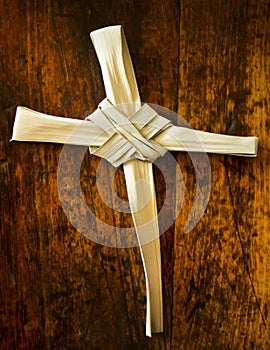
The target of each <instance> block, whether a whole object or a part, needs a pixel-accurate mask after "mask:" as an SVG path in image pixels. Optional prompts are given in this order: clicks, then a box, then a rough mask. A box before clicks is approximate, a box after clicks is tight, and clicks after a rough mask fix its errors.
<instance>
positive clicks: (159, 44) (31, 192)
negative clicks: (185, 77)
mask: <svg viewBox="0 0 270 350" xmlns="http://www.w3.org/2000/svg"><path fill="white" fill-rule="evenodd" d="M0 11H1V17H0V18H1V34H2V38H4V39H3V40H1V65H0V77H1V79H0V81H1V96H0V99H1V100H0V102H1V104H0V105H1V115H2V117H1V123H0V127H1V225H2V226H1V238H0V240H1V241H0V242H1V244H0V249H1V253H0V259H1V261H0V266H1V268H0V271H1V286H0V296H1V297H0V298H1V301H0V305H1V307H0V314H1V317H0V330H1V337H0V347H1V349H12V348H17V349H29V348H39V349H50V348H58V349H64V348H89V349H102V348H107V347H108V344H109V346H110V348H111V349H127V348H142V349H146V348H147V349H165V348H166V347H167V348H168V347H169V346H170V338H171V320H170V317H171V304H172V257H171V247H172V240H171V238H172V237H171V235H172V231H170V232H168V233H167V235H166V236H165V235H164V237H162V242H161V243H162V254H163V262H164V269H163V283H164V293H165V299H166V302H165V305H164V308H165V335H157V336H155V337H153V338H152V339H147V338H146V337H145V324H144V322H145V321H144V319H145V281H144V275H143V268H142V263H141V259H140V253H139V249H137V248H130V249H114V248H109V247H105V246H100V245H98V244H96V243H94V242H91V241H89V240H87V239H86V238H84V237H83V236H82V235H81V234H80V233H78V232H76V230H75V229H74V228H73V227H72V226H71V224H70V223H69V222H68V220H67V219H66V217H65V214H64V213H63V210H62V208H61V203H60V200H59V197H58V191H57V164H58V159H59V156H60V152H61V146H60V145H48V144H46V145H45V144H41V143H40V144H31V143H20V144H19V143H16V144H15V143H12V144H10V143H9V138H10V136H11V130H12V124H13V120H14V112H15V107H16V105H26V106H29V107H31V108H33V109H35V110H39V111H41V112H45V113H49V114H54V115H61V116H69V117H74V118H78V119H80V118H81V119H82V118H84V117H85V116H86V115H87V114H89V113H90V112H92V111H93V110H94V109H95V108H96V106H97V104H98V102H99V101H100V100H101V99H102V98H103V97H104V96H105V92H104V87H103V82H102V78H101V74H100V69H99V65H98V61H97V59H96V56H95V52H94V49H93V47H92V44H91V42H90V39H89V32H90V31H92V30H94V29H97V28H99V27H101V26H106V25H111V24H115V23H116V24H118V23H119V24H123V26H124V29H125V33H126V36H127V38H128V42H129V47H130V50H131V54H132V58H133V61H134V64H135V71H136V73H137V77H138V82H139V88H140V91H141V96H142V99H143V100H145V101H148V102H153V103H159V104H164V105H165V106H167V107H170V108H172V107H175V105H176V96H177V79H178V77H177V67H178V60H177V55H178V50H177V48H178V30H177V26H178V12H179V8H178V5H177V2H176V1H173V0H171V1H168V2H166V3H165V4H162V3H160V2H158V1H152V2H151V3H147V2H143V1H140V2H138V3H136V4H135V3H133V2H130V1H120V2H118V5H117V6H115V7H112V4H110V3H107V4H106V3H100V2H98V1H92V2H91V4H85V2H82V1H76V2H73V1H65V2H61V1H57V2H51V1H42V2H41V1H34V0H31V1H30V0H24V1H20V2H19V1H17V0H12V1H9V2H8V3H6V2H4V3H2V4H1V5H0ZM82 152H84V150H83V149H82V148H80V147H70V150H69V154H68V159H67V160H66V162H67V165H70V164H74V163H75V162H76V159H77V158H78V155H81V153H82ZM98 163H99V161H98V159H96V158H95V157H90V156H85V158H84V160H83V165H82V172H81V184H82V190H83V192H84V193H85V196H86V198H87V199H86V201H87V203H88V205H89V207H90V208H91V209H92V210H93V212H94V213H95V215H96V216H97V217H99V218H101V219H103V220H105V221H106V222H107V223H110V224H113V225H127V226H128V225H132V221H131V217H130V215H127V214H118V213H116V212H114V211H113V210H111V209H110V208H109V207H108V206H106V205H105V204H104V203H103V202H102V200H101V198H100V197H99V195H98V194H97V188H96V184H95V176H96V169H97V167H98ZM69 173H70V169H68V168H67V172H66V174H65V175H66V177H67V179H68V175H69ZM102 174H103V176H104V178H106V177H109V176H112V175H113V171H112V169H111V167H109V166H105V167H104V169H102ZM156 177H157V182H158V185H157V186H158V190H159V191H158V195H157V200H158V202H159V205H161V204H162V201H163V197H164V193H165V187H164V182H163V180H162V175H161V174H160V173H159V171H158V170H157V171H156ZM115 183H116V185H117V186H116V191H118V192H119V194H120V196H121V197H122V198H124V199H126V191H125V186H124V176H123V172H122V170H121V169H120V170H119V171H118V172H117V174H116V178H115ZM104 184H105V185H106V183H105V181H104ZM68 186H69V183H68V182H67V187H68ZM106 190H107V191H108V196H109V197H110V196H111V197H112V195H113V191H112V189H111V188H109V187H108V186H107V188H106ZM80 209H81V208H76V207H75V208H74V215H76V214H79V212H80ZM92 225H93V229H97V228H98V226H97V223H96V222H93V223H92Z"/></svg>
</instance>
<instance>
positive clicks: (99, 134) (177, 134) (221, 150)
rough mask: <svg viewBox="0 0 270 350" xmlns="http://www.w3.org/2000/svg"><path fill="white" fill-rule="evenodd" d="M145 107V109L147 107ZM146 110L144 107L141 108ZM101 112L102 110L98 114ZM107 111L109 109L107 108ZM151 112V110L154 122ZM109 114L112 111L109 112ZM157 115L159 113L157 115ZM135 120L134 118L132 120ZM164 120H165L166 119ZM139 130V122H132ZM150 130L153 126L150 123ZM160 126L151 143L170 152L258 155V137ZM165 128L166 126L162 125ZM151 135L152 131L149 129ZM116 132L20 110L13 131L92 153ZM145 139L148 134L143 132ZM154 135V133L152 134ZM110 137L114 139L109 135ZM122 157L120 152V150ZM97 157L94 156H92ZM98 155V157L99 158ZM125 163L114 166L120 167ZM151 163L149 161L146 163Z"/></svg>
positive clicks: (19, 136)
mask: <svg viewBox="0 0 270 350" xmlns="http://www.w3.org/2000/svg"><path fill="white" fill-rule="evenodd" d="M144 106H145V105H144ZM142 108H144V107H142ZM97 111H98V112H100V108H98V110H97ZM105 111H106V108H105ZM152 111H153V109H152V108H150V107H149V108H148V113H150V116H149V120H150V121H151V112H152ZM108 112H109V111H108ZM155 114H156V115H157V113H155ZM130 119H131V120H132V118H130ZM163 119H165V118H163ZM133 123H134V124H135V127H136V130H138V127H139V125H140V123H142V122H140V120H139V121H138V122H137V125H136V120H135V121H134V120H133ZM149 124H150V127H151V122H149ZM157 128H159V125H152V129H153V130H154V131H156V132H153V133H152V134H153V135H152V137H151V140H152V141H154V142H156V143H157V144H159V145H160V146H162V147H163V148H165V149H167V150H170V151H187V152H209V153H218V154H231V155H238V156H240V155H241V156H247V157H254V156H256V155H257V148H258V138H257V137H255V136H231V135H222V134H214V133H210V132H204V131H199V130H194V129H189V128H186V127H178V126H174V125H172V124H170V123H169V121H168V123H167V125H165V130H163V129H162V131H161V132H160V130H159V132H157ZM162 128H164V125H162ZM147 131H148V133H149V131H151V129H150V130H149V126H148V130H147ZM111 132H113V133H114V134H115V131H114V130H113V128H111V129H108V128H107V129H106V126H104V128H103V129H102V126H100V125H98V124H96V123H94V122H93V121H91V115H90V116H88V117H87V120H78V119H71V118H63V117H55V116H50V115H47V114H43V113H39V112H36V111H33V110H31V109H29V108H25V107H18V108H17V112H16V118H15V123H14V128H13V135H12V140H17V141H32V142H55V143H62V144H73V145H79V146H90V148H92V149H97V148H100V147H101V146H102V145H104V144H105V143H106V142H107V140H108V134H110V133H111ZM140 132H142V136H143V137H146V136H147V135H146V134H145V133H144V132H145V130H144V129H142V130H140ZM150 134H151V132H150ZM110 136H111V135H110ZM148 140H149V138H148ZM118 151H119V152H120V153H121V149H119V150H118ZM92 153H95V152H92ZM97 155H99V154H97ZM127 160H128V159H127V158H124V161H122V162H120V163H119V162H118V163H116V164H114V165H115V166H119V165H120V164H121V163H124V162H125V161H127ZM147 160H149V159H147Z"/></svg>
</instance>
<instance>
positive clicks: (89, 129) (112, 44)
mask: <svg viewBox="0 0 270 350" xmlns="http://www.w3.org/2000/svg"><path fill="white" fill-rule="evenodd" d="M91 39H92V41H93V44H94V47H95V50H96V53H97V56H98V59H99V62H100V65H101V70H102V75H103V80H104V85H105V90H106V95H107V98H106V99H105V100H104V101H102V102H101V104H100V105H99V108H98V109H97V110H96V111H95V112H94V113H92V114H91V115H90V116H88V117H87V118H86V121H83V122H82V121H81V120H76V119H70V118H61V117H54V116H48V115H46V114H42V113H38V112H35V111H33V110H30V109H28V108H24V107H18V108H17V112H16V119H15V123H14V128H13V136H12V140H18V141H37V142H56V143H63V144H75V145H84V146H89V149H90V152H91V153H92V154H95V155H97V156H99V157H102V158H105V159H107V160H108V161H109V162H110V163H111V164H112V165H114V166H115V167H117V166H119V165H120V164H123V167H124V174H125V179H126V186H127V193H128V199H129V203H130V209H131V213H132V217H133V221H134V226H135V230H136V234H137V238H138V244H139V246H140V251H141V256H142V261H143V266H144V271H145V278H146V294H147V305H146V335H148V336H151V334H152V332H154V333H155V332H162V331H163V302H162V282H161V257H160V241H159V227H158V220H157V206H156V197H155V189H154V178H153V170H152V162H153V161H154V160H155V159H157V158H158V157H160V156H163V155H164V154H165V153H166V151H167V150H175V151H196V152H200V151H203V152H212V153H223V154H235V155H243V156H256V153H257V143H258V139H257V138H256V137H239V136H228V135H216V134H212V133H206V132H202V131H194V130H190V129H187V128H181V127H177V126H174V125H172V124H171V122H170V121H169V120H168V119H166V118H163V117H161V116H160V115H158V114H157V113H156V112H155V111H154V110H153V109H152V108H151V107H150V106H149V105H147V104H144V105H143V106H141V103H140V96H139V92H138V87H137V83H136V78H135V74H134V70H133V66H132V62H131V58H130V55H129V50H128V46H127V43H126V39H125V35H124V32H123V30H122V28H121V26H112V27H107V28H103V29H99V30H96V31H94V32H92V33H91ZM79 126H80V127H79ZM82 126H83V127H82ZM194 133H195V134H196V137H197V138H198V139H199V141H200V146H199V147H198V142H193V140H194V137H192V135H194ZM141 180H144V181H146V182H147V183H148V184H149V188H150V191H151V196H150V198H149V200H148V202H147V203H144V193H143V192H142V191H135V190H134V189H135V188H136V183H138V181H141ZM140 203H144V206H143V209H142V208H141V207H140Z"/></svg>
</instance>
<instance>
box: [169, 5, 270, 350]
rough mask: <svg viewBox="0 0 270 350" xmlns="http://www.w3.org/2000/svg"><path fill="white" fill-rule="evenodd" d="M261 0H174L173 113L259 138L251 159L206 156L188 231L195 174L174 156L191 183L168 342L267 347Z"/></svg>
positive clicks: (202, 125) (265, 63)
mask: <svg viewBox="0 0 270 350" xmlns="http://www.w3.org/2000/svg"><path fill="white" fill-rule="evenodd" d="M269 5H270V4H269V1H226V2H224V1H211V0H209V1H207V3H205V2H201V1H198V0H192V1H182V3H181V28H180V36H181V38H180V87H179V112H180V114H182V115H183V116H184V117H185V118H186V119H187V120H188V121H189V123H190V124H191V125H192V126H193V127H194V128H199V129H202V130H205V131H213V132H218V133H226V132H234V133H237V134H239V133H240V134H242V135H250V134H253V135H257V136H258V137H259V145H260V146H259V154H258V157H257V159H243V158H236V157H230V156H225V157H223V156H216V155H213V156H211V157H209V158H210V162H211V166H212V191H211V197H210V202H209V205H208V208H207V210H206V213H205V215H204V216H203V218H202V219H201V221H200V224H199V225H198V226H197V227H196V228H195V229H194V230H193V231H192V232H191V233H189V234H182V228H183V226H184V222H185V220H186V217H187V214H188V212H189V210H190V207H191V204H192V201H193V197H194V189H195V186H196V183H195V180H196V179H195V176H194V175H190V174H192V171H193V167H192V164H190V162H189V160H188V159H187V157H183V156H182V155H179V156H178V162H181V164H183V168H184V170H183V174H184V178H185V181H186V188H188V187H190V188H191V189H192V191H191V192H189V194H187V195H186V198H185V206H184V211H183V213H182V215H181V217H180V218H179V219H178V220H177V223H176V235H175V240H174V242H175V245H174V252H175V268H174V309H173V310H174V313H173V320H174V321H173V342H172V349H227V348H231V349H267V348H269V313H268V309H269V281H268V274H269V234H268V229H269V191H268V185H267V184H268V183H269V174H270V173H269V161H268V158H269V151H268V146H267V143H268V139H269V127H268V119H267V118H268V117H267V116H268V114H269V97H270V96H269V89H268V86H269V74H270V62H269V54H270V52H269V50H270V49H269V38H270V29H269V28H270V19H269ZM202 166H203V164H202ZM197 175H198V176H199V177H200V176H203V172H202V173H201V174H197Z"/></svg>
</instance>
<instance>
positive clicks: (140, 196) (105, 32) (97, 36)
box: [91, 26, 163, 336]
mask: <svg viewBox="0 0 270 350" xmlns="http://www.w3.org/2000/svg"><path fill="white" fill-rule="evenodd" d="M91 39H92V41H93V44H94V47H95V50H96V53H97V56H98V59H99V62H100V65H101V70H102V75H103V80H104V85H105V90H106V94H107V97H108V99H109V100H110V101H111V102H112V103H113V104H115V105H118V108H119V109H120V110H122V112H123V113H125V114H126V115H127V116H132V115H133V114H134V113H135V112H136V110H137V109H139V108H140V103H139V102H140V96H139V92H138V87H137V83H136V78H135V74H134V70H133V67H132V62H131V58H130V55H129V50H128V47H127V43H126V39H125V36H124V33H123V30H122V28H121V26H113V27H108V28H103V29H99V30H97V31H94V32H92V33H91ZM125 103H126V105H122V106H121V104H125ZM130 103H131V104H130ZM119 104H120V106H119ZM124 173H125V179H126V186H127V192H128V198H129V202H130V207H131V212H132V217H133V221H134V225H135V229H136V233H137V236H138V241H139V246H140V251H141V255H142V261H143V266H144V271H145V278H146V293H147V312H146V334H147V335H148V336H151V333H152V332H162V331H163V310H162V307H163V306H162V282H161V257H160V242H159V228H158V220H157V207H156V197H155V188H154V179H153V169H152V164H151V163H149V162H142V161H140V160H136V159H135V160H131V161H129V162H127V163H125V164H124ZM139 181H145V182H146V183H147V184H148V186H149V189H150V191H151V192H150V193H151V196H150V198H149V200H148V202H147V203H146V204H145V205H144V207H143V209H140V210H138V208H139V207H140V204H141V203H143V202H144V200H145V198H144V197H145V193H141V192H140V191H136V190H135V189H136V183H138V182H139Z"/></svg>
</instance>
